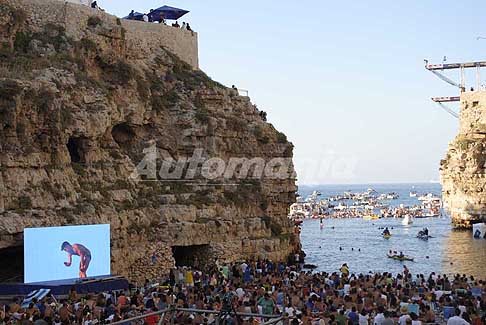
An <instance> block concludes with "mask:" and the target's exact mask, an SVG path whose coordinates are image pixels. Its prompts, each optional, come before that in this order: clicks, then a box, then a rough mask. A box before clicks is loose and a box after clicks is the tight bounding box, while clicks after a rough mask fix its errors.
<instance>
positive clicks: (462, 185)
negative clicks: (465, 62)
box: [440, 91, 486, 228]
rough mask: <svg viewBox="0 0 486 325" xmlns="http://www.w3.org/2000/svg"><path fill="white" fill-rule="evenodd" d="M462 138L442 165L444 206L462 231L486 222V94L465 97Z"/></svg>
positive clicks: (453, 142) (462, 110) (463, 101)
mask: <svg viewBox="0 0 486 325" xmlns="http://www.w3.org/2000/svg"><path fill="white" fill-rule="evenodd" d="M459 119H460V120H459V134H458V135H457V137H456V138H455V139H454V140H453V141H452V142H451V143H450V144H449V148H448V152H447V156H446V158H445V159H444V160H442V161H441V168H440V169H441V182H442V187H443V196H444V202H445V204H446V207H447V209H448V210H449V212H450V215H451V218H452V223H453V225H454V226H456V227H459V228H470V227H471V224H472V223H474V222H478V221H486V177H485V171H486V92H484V91H475V92H464V93H462V94H461V111H460V116H459Z"/></svg>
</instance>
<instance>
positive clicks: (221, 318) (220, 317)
mask: <svg viewBox="0 0 486 325" xmlns="http://www.w3.org/2000/svg"><path fill="white" fill-rule="evenodd" d="M178 311H183V312H190V313H196V314H214V315H217V317H216V319H215V324H216V325H220V324H224V322H225V317H234V316H241V317H258V318H263V319H269V321H267V322H265V323H262V325H271V324H276V323H278V322H280V321H283V320H284V319H285V316H284V315H264V314H253V313H239V312H231V311H217V310H205V309H193V308H177V307H170V308H166V309H162V310H159V311H156V312H153V313H147V314H143V315H140V316H135V317H131V318H128V319H124V320H121V321H118V322H115V323H111V324H113V325H122V324H127V323H130V322H134V321H138V320H143V319H145V318H147V317H151V316H161V317H160V320H159V322H158V324H159V325H162V324H164V320H165V319H166V317H165V316H166V315H165V314H166V313H167V314H170V315H169V324H174V313H175V312H178ZM237 324H238V322H237Z"/></svg>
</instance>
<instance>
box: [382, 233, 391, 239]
mask: <svg viewBox="0 0 486 325" xmlns="http://www.w3.org/2000/svg"><path fill="white" fill-rule="evenodd" d="M391 236H392V235H391V234H385V235H383V238H385V239H390V238H391Z"/></svg>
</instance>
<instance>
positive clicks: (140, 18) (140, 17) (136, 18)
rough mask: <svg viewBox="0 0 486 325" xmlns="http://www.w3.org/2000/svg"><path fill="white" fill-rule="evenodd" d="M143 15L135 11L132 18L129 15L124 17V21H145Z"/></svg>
mask: <svg viewBox="0 0 486 325" xmlns="http://www.w3.org/2000/svg"><path fill="white" fill-rule="evenodd" d="M143 15H144V14H142V13H141V12H137V11H135V12H134V13H133V15H132V16H130V15H128V16H126V17H123V19H130V20H143Z"/></svg>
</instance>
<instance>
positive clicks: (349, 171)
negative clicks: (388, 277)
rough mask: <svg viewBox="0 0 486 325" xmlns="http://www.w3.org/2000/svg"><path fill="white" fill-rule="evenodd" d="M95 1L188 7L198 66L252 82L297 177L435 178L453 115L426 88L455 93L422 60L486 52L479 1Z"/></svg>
mask: <svg viewBox="0 0 486 325" xmlns="http://www.w3.org/2000/svg"><path fill="white" fill-rule="evenodd" d="M98 3H99V5H100V6H101V7H103V8H105V9H106V10H107V11H108V12H110V13H113V14H116V15H118V16H125V15H127V14H128V13H129V12H130V10H131V9H135V10H136V11H140V12H144V11H149V9H151V8H157V7H159V6H161V5H164V4H167V5H172V6H176V7H179V8H183V9H187V10H190V11H191V12H190V13H189V14H188V15H186V16H185V17H184V18H183V19H181V21H187V22H189V23H190V24H191V26H192V28H193V29H194V30H196V31H197V32H198V35H199V57H200V67H201V69H202V70H203V71H205V72H206V73H207V74H208V75H209V76H210V77H212V78H213V79H215V80H217V81H219V82H221V83H223V84H225V85H227V86H231V85H233V84H234V85H236V86H237V87H239V88H242V89H247V90H249V95H250V97H251V100H252V101H253V102H254V103H255V104H256V105H257V106H258V108H259V109H261V110H264V111H266V112H267V113H268V121H269V122H270V123H272V124H273V125H274V126H275V127H276V128H277V129H278V130H280V131H282V132H284V133H285V134H286V135H287V137H288V139H289V140H290V141H291V142H292V143H293V144H294V146H295V149H294V162H295V165H296V170H297V177H298V184H300V185H303V184H341V183H342V184H353V183H354V184H358V183H393V182H395V183H396V182H398V183H408V182H430V181H438V180H439V164H440V160H441V159H443V158H444V157H445V155H446V151H447V145H448V143H449V142H450V141H451V140H452V139H453V138H454V137H455V135H456V132H457V127H458V120H457V119H455V118H454V117H452V116H451V115H449V114H447V113H446V112H444V111H443V110H442V109H441V108H440V107H439V106H438V105H437V104H435V103H433V102H432V101H431V100H430V97H434V96H457V95H458V94H459V91H458V89H457V88H454V87H452V86H450V85H448V84H446V83H445V82H443V81H441V80H440V79H438V78H437V77H435V76H434V75H433V74H431V73H430V72H428V71H426V70H425V69H424V59H426V58H427V59H429V60H430V62H431V63H441V62H442V59H443V57H444V56H446V57H447V62H449V63H452V62H457V61H479V60H484V59H485V58H484V56H485V55H483V54H482V53H486V40H481V39H480V40H478V39H477V37H478V36H486V28H485V26H484V23H483V21H484V17H483V16H484V12H486V2H484V1H479V0H478V1H468V0H465V1H438V0H427V1H418V0H416V1H389V0H388V1H325V0H306V1H296V0H293V1H290V0H279V1H270V0H265V1H262V0H246V1H223V0H205V1H194V0H180V1H175V0H167V1H163V2H158V1H152V0H138V1H136V2H135V1H120V0H100V1H98ZM447 75H448V76H450V77H452V78H453V79H458V77H459V72H458V71H452V72H449V73H447ZM469 79H471V80H470V82H472V78H469ZM482 80H483V81H485V80H486V73H485V75H484V78H483V79H482ZM449 106H450V107H451V108H453V109H455V110H456V111H457V110H458V105H457V104H451V105H449Z"/></svg>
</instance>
